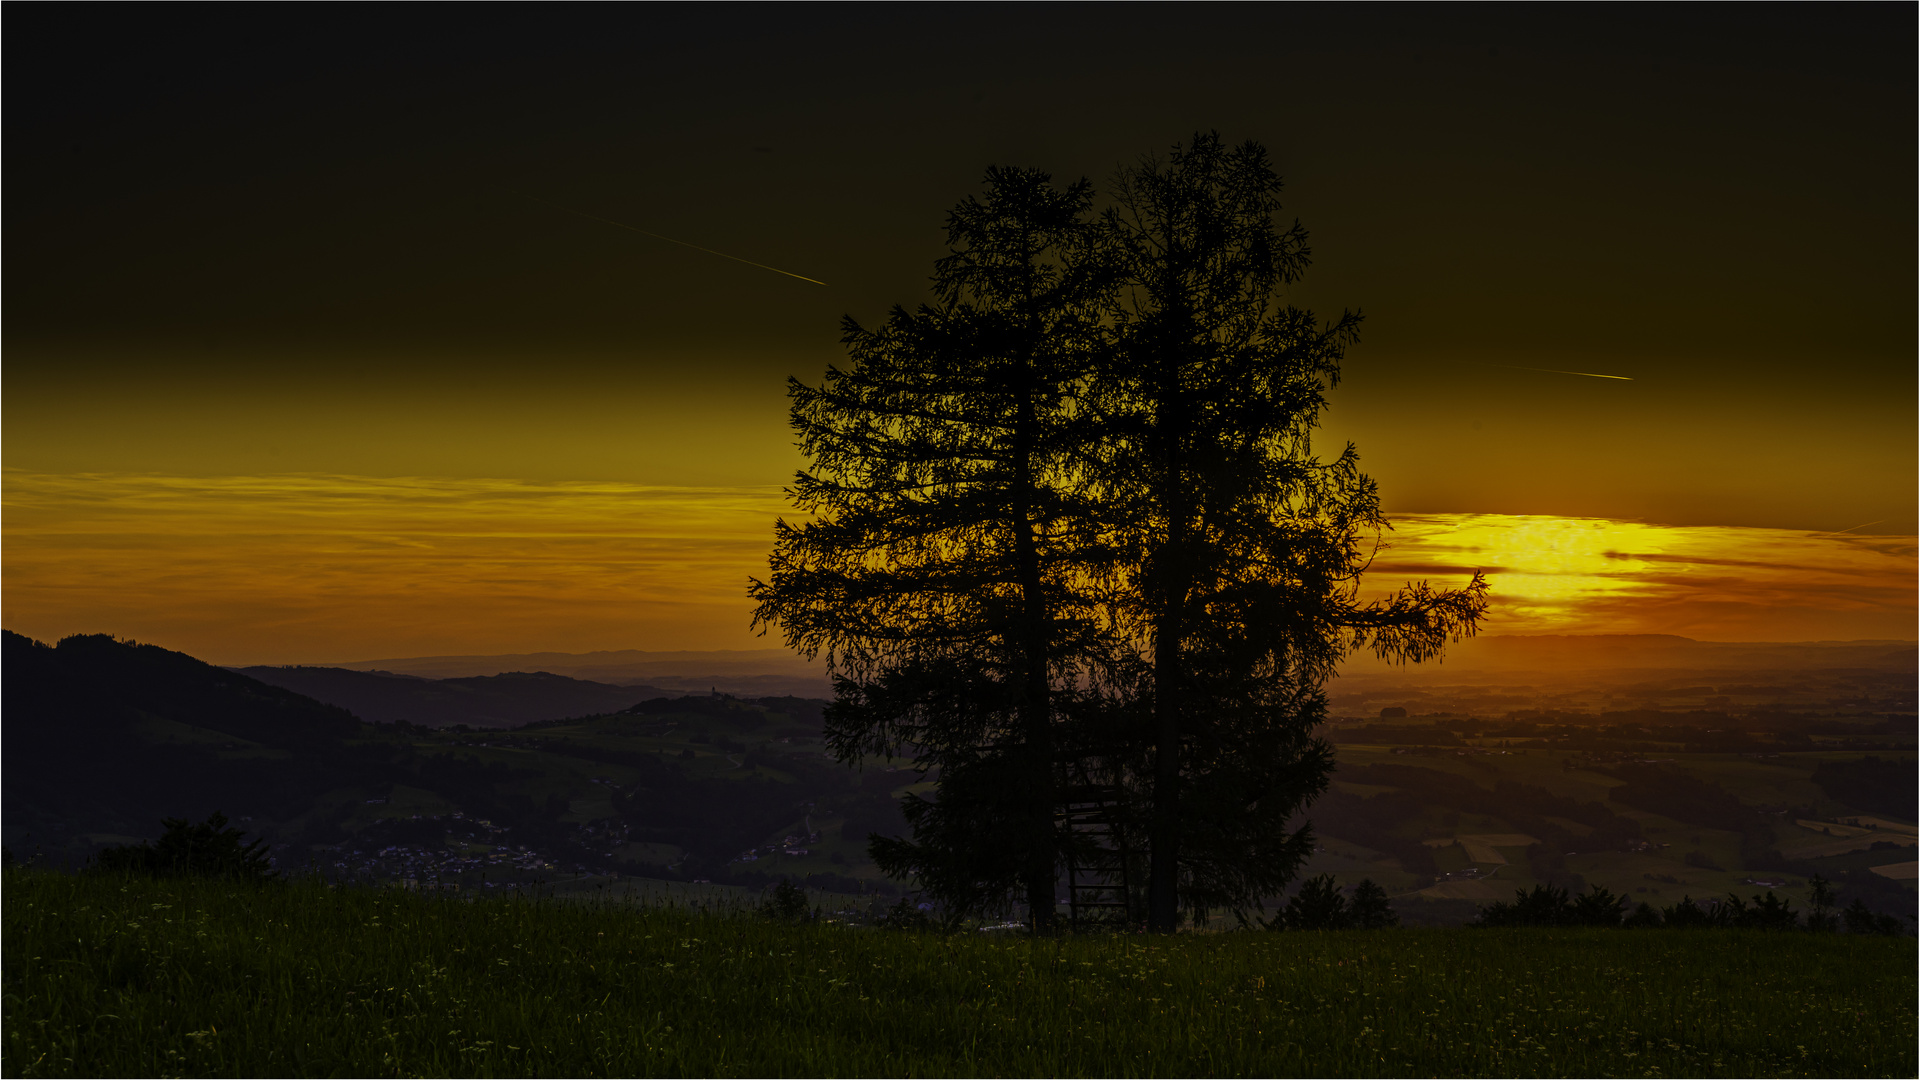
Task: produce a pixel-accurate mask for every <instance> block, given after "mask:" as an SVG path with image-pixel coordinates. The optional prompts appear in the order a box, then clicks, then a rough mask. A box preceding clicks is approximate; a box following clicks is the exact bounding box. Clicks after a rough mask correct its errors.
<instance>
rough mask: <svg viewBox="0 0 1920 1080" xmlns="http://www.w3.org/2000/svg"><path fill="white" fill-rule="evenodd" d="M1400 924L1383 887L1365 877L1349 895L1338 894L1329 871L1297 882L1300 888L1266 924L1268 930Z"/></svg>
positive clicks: (1374, 928)
mask: <svg viewBox="0 0 1920 1080" xmlns="http://www.w3.org/2000/svg"><path fill="white" fill-rule="evenodd" d="M1398 925H1400V916H1398V915H1396V914H1394V911H1393V908H1392V907H1391V906H1389V905H1388V903H1387V891H1386V890H1385V889H1382V888H1381V887H1380V886H1378V885H1376V884H1374V883H1373V879H1372V878H1366V879H1364V880H1362V881H1361V882H1360V884H1358V885H1356V886H1354V889H1353V899H1352V900H1351V901H1349V900H1348V899H1347V898H1346V897H1345V896H1343V895H1341V892H1340V886H1338V885H1336V884H1334V880H1333V875H1332V874H1321V875H1320V876H1319V877H1316V878H1308V879H1307V880H1306V881H1303V882H1301V883H1300V891H1299V892H1297V893H1295V894H1294V895H1293V898H1292V899H1290V900H1288V901H1287V906H1286V907H1284V908H1281V909H1280V912H1279V914H1277V915H1275V916H1274V918H1273V920H1272V921H1271V922H1269V923H1268V924H1267V929H1269V930H1281V929H1286V930H1384V929H1386V928H1388V927H1392V926H1398Z"/></svg>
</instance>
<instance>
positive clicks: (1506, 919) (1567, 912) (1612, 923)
mask: <svg viewBox="0 0 1920 1080" xmlns="http://www.w3.org/2000/svg"><path fill="white" fill-rule="evenodd" d="M1626 907H1627V901H1626V898H1625V897H1616V896H1614V895H1613V893H1611V892H1609V891H1607V890H1606V889H1603V888H1601V887H1600V886H1598V885H1595V886H1594V887H1593V888H1592V890H1590V891H1589V892H1586V893H1584V894H1582V895H1580V896H1577V897H1574V896H1569V895H1568V894H1567V890H1565V889H1562V888H1557V887H1555V886H1552V885H1535V886H1534V887H1533V889H1532V890H1531V891H1521V890H1515V892H1514V894H1513V903H1511V904H1509V903H1505V902H1497V903H1492V904H1488V905H1487V906H1486V907H1484V908H1481V909H1480V914H1479V916H1478V917H1477V918H1475V919H1474V920H1473V922H1472V923H1471V924H1470V925H1473V926H1483V927H1484V926H1600V927H1617V926H1619V925H1621V919H1622V917H1623V916H1624V915H1625V914H1626Z"/></svg>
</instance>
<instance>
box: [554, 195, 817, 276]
mask: <svg viewBox="0 0 1920 1080" xmlns="http://www.w3.org/2000/svg"><path fill="white" fill-rule="evenodd" d="M525 198H528V199H531V200H533V201H534V202H537V203H539V204H540V205H542V206H551V207H553V208H554V209H555V210H558V211H560V212H561V213H564V214H573V215H576V216H578V217H583V218H587V219H589V220H591V221H598V222H601V223H602V224H606V225H612V226H614V227H615V228H620V229H625V230H627V231H628V232H637V233H639V234H640V235H641V236H651V237H653V238H654V239H655V240H665V241H666V242H667V243H669V244H679V245H680V246H681V247H688V248H692V249H693V250H695V251H704V252H706V253H707V254H709V255H718V256H720V257H721V258H723V259H732V260H733V261H734V262H737V263H746V264H747V265H748V266H757V267H759V268H760V269H762V270H771V271H773V272H774V273H776V274H785V275H786V276H788V277H790V278H799V279H800V280H801V281H811V282H813V283H814V284H815V285H825V284H826V282H824V281H821V280H819V279H818V278H810V277H808V276H806V275H805V274H795V273H791V272H789V271H786V270H782V269H780V268H779V267H777V266H768V265H767V264H766V263H757V262H754V261H753V260H752V259H743V258H741V257H740V256H738V255H729V254H727V253H726V252H724V251H715V250H713V249H712V248H710V247H701V246H700V245H699V244H689V243H687V242H686V241H685V240H675V239H674V238H673V237H671V236H661V235H660V234H659V233H657V232H648V231H647V230H646V229H642V228H640V227H639V226H637V225H629V224H627V223H626V222H624V221H615V220H613V219H612V218H604V217H601V216H600V215H598V214H589V213H586V212H584V211H581V210H575V209H573V208H572V207H567V206H561V205H560V204H559V203H550V202H548V201H547V200H545V199H542V198H537V197H535V196H532V195H526V196H525Z"/></svg>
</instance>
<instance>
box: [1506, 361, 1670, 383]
mask: <svg viewBox="0 0 1920 1080" xmlns="http://www.w3.org/2000/svg"><path fill="white" fill-rule="evenodd" d="M1481 362H1482V363H1484V361H1481ZM1487 366H1488V367H1503V368H1512V369H1513V370H1514V371H1544V372H1546V373H1547V374H1549V375H1584V376H1586V377H1587V378H1589V379H1619V380H1620V381H1621V382H1632V381H1633V376H1631V375H1599V374H1596V373H1594V372H1591V371H1561V370H1560V369H1559V368H1550V367H1525V366H1523V365H1520V364H1487Z"/></svg>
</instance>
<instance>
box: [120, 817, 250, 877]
mask: <svg viewBox="0 0 1920 1080" xmlns="http://www.w3.org/2000/svg"><path fill="white" fill-rule="evenodd" d="M160 824H162V825H164V826H166V832H164V833H162V834H161V835H160V839H159V841H158V842H157V843H152V844H121V845H118V846H115V847H110V848H106V849H104V850H103V851H101V852H100V854H99V855H98V856H96V857H95V859H94V865H95V866H96V867H97V868H98V869H100V870H105V871H108V872H110V873H134V874H149V875H152V876H154V877H216V878H234V879H238V880H241V881H267V880H270V879H272V878H274V877H275V876H276V874H275V873H274V870H273V868H272V866H271V865H269V863H268V861H267V844H266V841H264V840H255V841H254V842H253V843H251V844H242V843H241V842H240V840H241V837H242V836H243V835H244V834H243V833H241V831H240V830H239V829H233V828H228V827H227V818H226V815H224V814H222V813H221V812H220V811H218V810H215V811H214V812H213V813H212V814H210V815H208V817H207V820H205V821H203V822H201V823H200V824H198V825H190V824H188V823H187V822H186V821H185V820H183V819H181V818H163V819H161V822H160Z"/></svg>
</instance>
